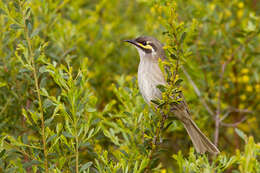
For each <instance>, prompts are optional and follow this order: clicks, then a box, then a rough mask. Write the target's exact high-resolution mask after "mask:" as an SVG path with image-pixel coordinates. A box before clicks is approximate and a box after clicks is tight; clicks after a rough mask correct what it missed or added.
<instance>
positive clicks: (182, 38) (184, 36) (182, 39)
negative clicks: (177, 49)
mask: <svg viewBox="0 0 260 173" xmlns="http://www.w3.org/2000/svg"><path fill="white" fill-rule="evenodd" d="M186 35H187V33H186V32H183V33H182V35H181V38H180V43H183V41H184V40H185V38H186Z"/></svg>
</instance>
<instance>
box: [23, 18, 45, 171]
mask: <svg viewBox="0 0 260 173" xmlns="http://www.w3.org/2000/svg"><path fill="white" fill-rule="evenodd" d="M28 32H29V31H28V28H27V26H26V19H25V17H24V35H25V39H26V42H27V44H28V47H29V57H30V61H31V65H32V72H33V78H34V83H35V88H36V92H37V97H38V103H39V109H40V118H41V136H42V143H43V153H44V167H45V172H46V173H48V172H49V169H48V158H47V157H48V153H47V145H46V137H45V125H44V114H43V108H42V100H41V95H40V88H39V81H38V77H37V71H36V65H35V62H34V53H33V50H32V46H31V40H30V37H29V33H28Z"/></svg>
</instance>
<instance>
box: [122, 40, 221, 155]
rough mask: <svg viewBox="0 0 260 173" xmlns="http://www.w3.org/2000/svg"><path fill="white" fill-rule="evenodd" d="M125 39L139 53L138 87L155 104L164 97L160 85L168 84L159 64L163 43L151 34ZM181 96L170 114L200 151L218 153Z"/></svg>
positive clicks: (163, 52)
mask: <svg viewBox="0 0 260 173" xmlns="http://www.w3.org/2000/svg"><path fill="white" fill-rule="evenodd" d="M124 41H125V42H128V43H130V44H132V45H134V46H135V48H136V49H137V51H138V53H139V57H140V62H139V66H138V73H137V78H138V88H139V90H140V93H141V95H142V96H143V98H144V100H145V102H146V103H147V104H148V105H150V106H152V105H154V103H153V102H152V101H153V100H156V99H161V98H162V93H161V90H160V89H159V88H158V85H164V86H165V85H166V84H167V82H166V81H165V77H164V75H163V72H162V70H161V68H160V66H159V59H161V60H162V61H165V60H166V54H165V51H164V49H163V44H162V43H161V42H160V41H158V40H157V39H156V38H154V37H151V36H139V37H137V38H135V39H130V40H124ZM180 97H181V98H183V99H182V101H180V103H179V104H177V105H176V104H173V105H171V111H170V114H171V113H173V115H174V116H176V117H177V119H178V120H180V121H181V122H182V124H183V125H184V128H185V129H186V131H187V133H188V135H189V136H190V139H191V141H192V143H193V145H194V148H195V150H196V151H197V152H198V153H200V154H204V153H205V152H209V153H211V154H218V153H219V150H218V148H217V147H216V146H215V145H214V144H213V143H212V142H211V141H210V140H209V139H208V138H207V137H206V136H205V135H204V134H203V133H202V131H201V130H200V129H199V128H198V126H197V125H196V124H195V122H194V121H193V120H192V118H191V115H190V114H191V113H190V111H189V108H188V105H187V103H186V101H185V99H184V96H183V94H182V93H181V94H180Z"/></svg>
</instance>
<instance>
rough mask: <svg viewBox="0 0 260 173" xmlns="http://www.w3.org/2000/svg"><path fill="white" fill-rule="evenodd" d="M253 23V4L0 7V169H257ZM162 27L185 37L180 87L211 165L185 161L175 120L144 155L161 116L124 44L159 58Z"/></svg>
mask: <svg viewBox="0 0 260 173" xmlns="http://www.w3.org/2000/svg"><path fill="white" fill-rule="evenodd" d="M173 9H174V10H173ZM172 13H174V14H175V17H174V18H173V17H172V16H171V15H172ZM259 15H260V2H259V1H258V0H245V1H242V0H224V1H219V0H213V1H206V0H175V1H170V0H162V1H159V0H131V1H126V0H74V1H71V0H55V1H54V0H45V1H44V0H27V1H24V0H1V2H0V25H1V26H0V27H1V32H0V38H1V41H0V129H1V131H0V139H1V140H0V172H84V171H85V172H225V171H226V172H260V163H259V154H260V152H259V149H260V146H259V143H257V142H258V141H259V139H260V137H259V135H258V134H259V133H260V128H259V125H260V120H259V118H258V117H259V113H260V105H259V103H260V79H259V74H260V73H259V71H260V61H259V58H260V44H259V41H260V35H259V33H260V29H259V28H260V16H259ZM173 20H174V21H173ZM171 23H174V24H175V25H177V26H179V27H180V28H184V30H185V32H187V36H186V39H185V42H184V43H183V47H182V49H183V50H185V51H187V52H189V56H186V58H185V59H184V60H183V61H182V67H183V68H182V69H184V70H181V72H180V74H179V76H180V78H182V79H183V80H184V82H183V84H182V89H183V93H184V95H185V97H186V100H187V102H188V104H189V106H190V108H191V112H192V116H193V119H194V120H195V121H196V123H197V124H198V126H199V127H200V128H201V129H202V131H203V132H204V133H205V134H206V135H207V136H208V137H210V139H211V140H212V141H214V142H215V143H217V145H218V147H219V149H220V150H221V151H222V152H221V154H220V155H219V156H218V157H211V156H208V155H197V154H194V150H193V149H190V147H192V144H191V141H190V139H189V138H188V136H187V134H186V132H185V130H184V128H183V126H182V125H181V124H180V123H179V122H178V121H172V120H168V121H169V122H168V123H172V124H169V128H168V129H166V130H165V131H163V132H162V133H161V136H160V138H161V141H162V142H161V144H160V145H159V146H157V147H156V149H155V151H154V150H153V149H152V148H153V146H150V143H151V141H152V138H153V136H154V134H155V127H156V126H157V123H158V120H159V117H158V116H156V115H155V114H154V113H153V111H151V110H150V109H149V108H148V106H146V105H145V103H144V100H143V99H142V98H141V96H140V93H139V91H138V88H137V83H136V72H137V68H138V63H139V57H138V54H137V51H136V50H135V49H134V48H133V47H131V46H129V45H127V44H125V43H124V42H123V40H125V39H131V38H135V37H138V36H140V35H149V36H154V37H156V38H157V39H159V40H160V41H162V42H163V43H165V49H166V50H167V49H169V47H170V46H169V45H170V44H169V43H171V42H172V39H173V38H172V37H171V36H169V35H167V34H165V33H167V31H169V30H171V29H169V28H171ZM177 34H178V33H177ZM217 120H218V121H217ZM236 129H237V130H236ZM249 136H251V137H249ZM254 141H257V142H254ZM151 151H154V152H153V153H151ZM179 151H182V152H179ZM177 153H178V154H177ZM150 156H152V158H151V157H150Z"/></svg>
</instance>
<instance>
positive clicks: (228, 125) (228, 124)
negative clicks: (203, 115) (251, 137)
mask: <svg viewBox="0 0 260 173" xmlns="http://www.w3.org/2000/svg"><path fill="white" fill-rule="evenodd" d="M245 120H247V117H246V116H245V117H243V118H242V119H241V120H239V121H238V122H235V123H223V122H220V124H221V125H222V126H226V127H236V126H238V125H239V124H240V123H242V122H244V121H245Z"/></svg>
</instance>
